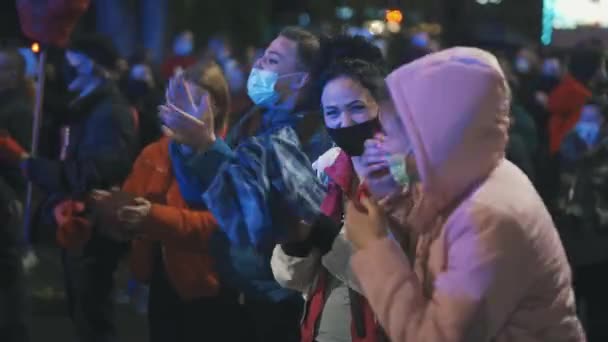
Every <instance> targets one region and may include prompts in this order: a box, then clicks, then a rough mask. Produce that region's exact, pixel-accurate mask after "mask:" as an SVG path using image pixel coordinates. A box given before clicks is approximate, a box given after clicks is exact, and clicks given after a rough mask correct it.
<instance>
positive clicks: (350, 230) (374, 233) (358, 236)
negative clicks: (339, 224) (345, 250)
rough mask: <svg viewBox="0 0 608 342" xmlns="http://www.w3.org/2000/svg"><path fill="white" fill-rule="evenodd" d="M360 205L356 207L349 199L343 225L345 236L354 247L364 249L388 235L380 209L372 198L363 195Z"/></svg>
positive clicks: (385, 222)
mask: <svg viewBox="0 0 608 342" xmlns="http://www.w3.org/2000/svg"><path fill="white" fill-rule="evenodd" d="M360 205H361V206H362V208H357V205H356V204H355V203H354V202H353V201H349V203H348V205H347V207H346V217H345V221H344V226H345V228H346V236H347V237H348V239H349V240H350V241H351V242H352V243H353V245H354V246H355V248H357V249H365V248H366V247H367V246H369V245H370V244H371V243H373V242H375V241H377V240H380V239H382V238H384V237H386V236H387V235H388V231H387V221H386V218H385V216H384V213H383V212H382V209H380V207H379V206H378V204H376V202H374V200H373V199H371V198H369V197H366V196H363V197H362V198H361V200H360Z"/></svg>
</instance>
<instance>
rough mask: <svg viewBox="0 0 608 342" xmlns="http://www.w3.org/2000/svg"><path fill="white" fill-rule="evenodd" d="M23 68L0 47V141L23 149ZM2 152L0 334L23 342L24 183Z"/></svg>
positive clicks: (26, 90) (27, 119)
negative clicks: (11, 141) (12, 142)
mask: <svg viewBox="0 0 608 342" xmlns="http://www.w3.org/2000/svg"><path fill="white" fill-rule="evenodd" d="M25 71H26V70H25V61H24V59H23V58H22V57H21V55H20V54H19V52H18V51H17V50H16V49H10V48H2V49H0V141H2V142H0V145H4V144H6V143H7V140H8V139H10V138H9V137H13V138H14V141H15V143H16V144H18V145H20V146H22V148H23V149H26V150H27V149H29V146H30V142H31V132H32V112H33V98H32V92H31V89H32V87H31V83H29V80H27V79H26V76H25ZM0 154H2V152H0ZM4 156H5V155H2V156H0V217H1V218H2V221H3V222H2V224H1V225H0V336H2V339H3V341H7V342H25V341H28V340H29V332H28V326H29V310H28V304H27V302H26V297H27V288H28V287H27V284H26V280H25V275H24V270H23V264H22V262H21V258H22V255H23V252H24V251H23V245H24V244H23V242H24V241H23V239H24V236H23V230H22V227H23V217H24V216H23V208H24V203H25V189H26V186H25V185H26V182H25V178H24V177H23V176H22V175H21V172H20V170H19V167H18V165H17V163H13V162H10V161H7V160H5V159H4V158H3V157H4Z"/></svg>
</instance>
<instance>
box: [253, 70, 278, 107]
mask: <svg viewBox="0 0 608 342" xmlns="http://www.w3.org/2000/svg"><path fill="white" fill-rule="evenodd" d="M278 79H279V74H277V73H276V72H273V71H268V70H262V69H258V68H253V69H251V73H250V74H249V79H247V95H249V98H250V99H251V101H253V103H255V104H256V105H273V104H275V103H276V101H277V100H278V99H279V94H278V93H277V91H276V90H275V89H274V87H275V85H276V84H277V81H278Z"/></svg>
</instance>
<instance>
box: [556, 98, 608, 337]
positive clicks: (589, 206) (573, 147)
mask: <svg viewBox="0 0 608 342" xmlns="http://www.w3.org/2000/svg"><path fill="white" fill-rule="evenodd" d="M607 115H608V105H607V104H606V102H604V101H603V100H591V101H589V102H587V104H586V105H585V106H584V107H583V110H582V113H581V118H580V120H579V121H578V123H577V124H576V126H575V127H574V130H573V131H572V132H570V133H569V134H568V135H567V136H566V138H565V139H564V142H563V143H562V147H561V150H560V157H561V177H560V178H561V184H560V185H561V186H560V191H559V196H558V201H557V202H558V208H559V210H558V215H557V216H556V222H557V226H558V228H559V231H560V234H561V237H562V241H563V242H564V246H565V247H566V252H567V253H568V257H569V259H570V263H571V264H572V266H573V267H574V284H575V287H574V288H575V292H576V294H577V299H578V300H579V304H580V308H581V315H582V317H584V318H585V320H584V323H586V324H585V325H586V328H587V334H588V335H587V336H588V338H589V341H591V342H593V341H606V340H608V328H607V327H606V322H608V312H607V311H606V307H607V306H608V296H607V295H606V291H605V290H606V288H607V287H608V281H606V277H604V276H603V274H605V273H606V272H608V172H607V171H606V170H607V169H608V131H607V130H606V128H607V127H606V116H607Z"/></svg>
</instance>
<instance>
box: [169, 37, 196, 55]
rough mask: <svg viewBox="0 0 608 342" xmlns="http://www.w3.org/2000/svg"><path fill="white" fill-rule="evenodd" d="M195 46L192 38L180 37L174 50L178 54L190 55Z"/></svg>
mask: <svg viewBox="0 0 608 342" xmlns="http://www.w3.org/2000/svg"><path fill="white" fill-rule="evenodd" d="M192 50H194V47H193V46H192V40H190V39H186V38H181V39H178V40H177V41H176V42H175V44H174V45H173V52H174V53H175V55H177V56H188V55H190V54H191V53H192Z"/></svg>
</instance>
